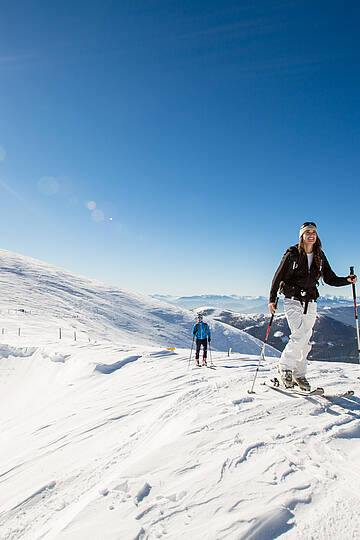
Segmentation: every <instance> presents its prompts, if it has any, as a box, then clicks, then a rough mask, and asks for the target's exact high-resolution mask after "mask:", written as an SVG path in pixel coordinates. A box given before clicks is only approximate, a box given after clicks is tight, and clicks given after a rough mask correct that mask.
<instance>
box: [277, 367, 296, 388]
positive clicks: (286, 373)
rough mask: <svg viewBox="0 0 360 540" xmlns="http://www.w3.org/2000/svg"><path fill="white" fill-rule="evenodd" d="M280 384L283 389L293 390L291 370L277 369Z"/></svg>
mask: <svg viewBox="0 0 360 540" xmlns="http://www.w3.org/2000/svg"><path fill="white" fill-rule="evenodd" d="M279 375H280V379H281V382H282V383H283V385H284V386H285V388H294V381H293V375H292V371H291V369H279Z"/></svg>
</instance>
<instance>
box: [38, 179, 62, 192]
mask: <svg viewBox="0 0 360 540" xmlns="http://www.w3.org/2000/svg"><path fill="white" fill-rule="evenodd" d="M37 187H38V190H39V191H40V193H42V194H43V195H47V196H48V197H51V196H52V195H56V193H57V192H58V191H59V183H58V182H57V180H56V179H55V178H54V177H53V176H43V177H42V178H40V180H39V181H38V183H37Z"/></svg>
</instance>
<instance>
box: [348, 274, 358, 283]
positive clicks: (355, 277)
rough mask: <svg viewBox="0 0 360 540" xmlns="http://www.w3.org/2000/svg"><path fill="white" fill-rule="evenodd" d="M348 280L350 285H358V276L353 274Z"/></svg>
mask: <svg viewBox="0 0 360 540" xmlns="http://www.w3.org/2000/svg"><path fill="white" fill-rule="evenodd" d="M347 280H348V282H349V283H356V282H357V276H355V275H354V274H353V275H351V276H349V277H348V278H347Z"/></svg>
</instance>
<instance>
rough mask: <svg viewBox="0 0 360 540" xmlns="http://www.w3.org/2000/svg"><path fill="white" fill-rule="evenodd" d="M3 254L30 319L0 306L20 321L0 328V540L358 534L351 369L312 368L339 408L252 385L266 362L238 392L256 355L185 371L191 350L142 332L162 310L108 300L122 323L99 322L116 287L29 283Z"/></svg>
mask: <svg viewBox="0 0 360 540" xmlns="http://www.w3.org/2000/svg"><path fill="white" fill-rule="evenodd" d="M2 255H4V254H2ZM9 257H10V258H13V262H11V261H10V260H9V258H8V261H7V268H8V269H9V270H8V271H7V273H6V275H7V277H6V280H7V281H5V283H6V284H7V285H8V286H12V287H13V289H12V295H18V299H19V303H20V300H21V299H24V298H25V299H26V302H27V303H26V304H20V305H21V307H24V309H25V308H26V309H31V310H35V311H36V310H37V315H31V316H30V315H29V316H28V315H26V314H23V313H22V312H18V311H11V312H10V313H8V307H6V309H5V305H4V304H3V305H2V313H1V317H2V325H3V326H4V327H5V328H9V327H10V326H11V325H13V326H12V329H13V330H15V329H16V328H17V326H18V325H19V324H20V323H21V322H23V321H24V320H26V321H27V324H28V326H26V325H25V324H24V325H23V326H22V329H23V330H24V334H23V335H20V336H18V335H17V333H16V332H15V331H14V332H13V331H12V332H10V331H7V332H6V333H5V334H0V410H1V415H0V433H1V444H0V538H1V540H40V539H41V540H136V539H137V540H155V539H174V540H178V539H179V538H183V539H186V540H187V539H191V540H198V539H199V540H222V539H230V540H233V539H236V540H245V539H246V540H248V539H249V540H250V539H252V540H254V539H256V540H271V539H273V538H277V537H279V536H281V538H284V539H285V540H287V539H291V540H295V539H296V540H298V539H300V540H310V539H316V540H329V539H330V540H331V539H334V540H335V539H338V538H344V539H347V538H357V536H358V531H359V530H360V521H359V511H358V509H359V503H360V488H359V485H360V481H359V480H360V465H359V463H360V448H359V444H358V441H359V437H360V399H359V397H358V396H359V391H360V380H359V379H358V378H357V377H358V376H359V374H360V370H359V366H356V365H342V364H336V363H332V364H328V365H327V364H325V363H321V362H317V363H314V364H312V365H311V367H310V370H309V379H310V381H311V383H312V384H313V385H318V384H322V385H325V386H326V388H327V389H329V390H341V389H346V388H349V387H351V388H353V389H354V391H355V396H353V397H352V398H350V399H333V400H326V399H324V398H322V397H312V398H302V397H289V396H284V395H280V394H278V393H277V392H275V391H273V390H271V389H267V388H266V387H265V386H262V385H261V383H262V382H263V381H265V380H266V379H267V378H268V377H269V376H270V375H271V374H272V373H273V372H274V371H275V369H276V366H275V363H276V359H275V358H272V357H268V356H267V358H266V362H265V364H264V365H261V369H260V371H259V374H258V378H257V382H256V385H255V392H256V393H255V394H251V395H250V394H249V393H248V392H247V390H248V389H249V388H250V387H251V385H252V382H253V379H254V375H255V372H256V368H257V366H258V356H257V355H256V356H254V355H250V354H248V353H246V354H240V353H235V354H233V355H232V356H231V357H230V358H228V357H227V355H226V352H221V351H214V352H213V361H214V364H215V369H206V368H196V367H194V366H193V363H191V364H190V366H189V356H190V349H189V348H186V349H181V348H177V349H176V350H175V351H169V350H166V349H165V348H164V346H163V345H162V344H161V343H160V345H155V344H154V341H152V336H151V335H149V334H147V333H144V332H143V331H142V328H143V324H142V320H143V319H142V318H141V317H142V314H143V313H144V317H145V320H146V321H148V324H149V325H150V321H151V317H154V320H156V317H157V315H153V313H152V312H153V310H154V305H156V306H157V307H159V309H160V307H161V304H160V305H159V303H156V302H155V304H153V303H152V302H151V301H150V304H146V303H145V304H144V303H142V301H141V298H142V297H140V296H137V295H128V293H125V292H124V291H122V292H121V293H120V292H119V297H120V299H119V302H118V304H117V306H118V308H119V310H121V309H124V310H125V309H126V310H128V311H129V312H131V313H133V319H132V321H131V322H132V325H133V327H132V328H130V329H128V328H126V326H125V316H124V315H123V314H122V313H121V314H120V315H118V316H119V319H116V321H115V323H114V322H113V321H112V320H111V318H110V317H109V314H110V313H111V310H112V309H111V306H113V305H114V304H113V300H112V297H111V295H110V292H109V291H110V290H113V289H110V288H108V289H106V286H104V285H102V284H97V283H95V282H91V283H90V281H89V280H85V279H84V280H83V279H82V278H78V277H72V276H71V275H68V274H66V273H64V272H63V271H60V270H56V269H50V270H49V268H48V267H47V266H46V265H45V266H44V272H43V277H42V279H39V285H38V287H37V288H36V290H35V287H34V279H35V277H34V275H33V274H35V268H36V265H38V264H39V263H37V262H36V263H33V262H32V261H30V262H29V263H28V265H29V267H26V266H24V261H23V262H22V266H21V268H20V267H19V266H16V264H15V263H17V265H19V258H17V257H15V256H12V255H11V256H9ZM2 264H4V259H3V261H2ZM11 265H13V268H16V269H17V274H16V275H15V274H14V273H13V271H10V268H11ZM31 269H33V270H31ZM56 272H58V274H57V275H56ZM20 273H21V274H22V275H20ZM1 279H3V280H4V279H5V277H4V273H1ZM15 282H17V286H16V284H15ZM3 283H4V281H3ZM57 283H58V285H57ZM78 285H79V287H78ZM21 287H22V289H21ZM61 289H62V290H63V293H61V292H60V290H61ZM64 289H65V290H64ZM1 290H2V296H3V298H4V295H6V292H5V290H4V285H3V286H2V288H1ZM56 291H58V292H56ZM71 291H73V292H74V293H75V296H73V294H72V292H71ZM86 291H87V292H86ZM76 292H78V293H79V294H80V293H81V296H79V294H77V295H76ZM24 293H26V297H24V296H23V294H24ZM33 294H34V295H35V296H33ZM54 295H55V296H56V298H57V300H56V301H54ZM72 297H73V300H74V305H73V308H72V303H71V298H72ZM9 298H10V297H9ZM9 298H8V300H9ZM34 298H35V300H34ZM80 299H81V300H80ZM106 301H107V302H108V303H106ZM78 302H81V303H78ZM137 302H138V303H137ZM103 303H104V304H105V308H103V309H104V311H103V312H102V313H97V312H96V311H95V309H94V308H100V307H101V306H102V305H103ZM17 304H18V303H17V302H14V304H13V305H12V308H13V309H15V308H16V309H19V307H20V306H18V305H17ZM141 305H142V306H144V305H145V308H144V307H143V308H141V309H140V306H141ZM124 306H126V308H125V307H124ZM131 309H132V310H133V311H131ZM162 309H163V308H162ZM55 310H58V311H55ZM179 311H180V313H182V312H181V310H177V309H175V310H174V311H172V310H170V311H169V312H168V311H164V313H165V314H166V317H169V315H168V314H169V313H171V314H178V313H179ZM74 313H76V314H77V318H76V319H73V318H69V319H68V318H65V317H64V315H66V314H68V315H72V314H74ZM156 313H157V312H156ZM187 316H188V317H189V319H188V320H189V322H191V315H187ZM87 317H88V318H87ZM184 317H185V315H184ZM139 318H140V323H139V321H138V319H139ZM35 319H36V321H37V322H36V321H35ZM165 320H166V322H167V324H170V323H169V318H166V319H165ZM170 320H171V319H170ZM182 320H186V319H181V318H180V321H182ZM34 321H35V322H34ZM119 321H120V323H121V324H119ZM46 323H48V325H46ZM54 323H57V324H59V323H60V324H61V325H62V326H63V327H64V329H65V330H66V331H68V332H69V333H68V334H65V337H64V339H62V340H59V339H58V337H57V336H54V333H53V329H54ZM66 324H68V327H66V328H65V326H66ZM77 324H79V325H81V329H82V332H83V334H80V338H79V340H78V341H76V342H74V341H72V340H71V334H70V329H72V328H73V327H72V326H71V325H77ZM159 324H160V323H159ZM219 324H220V323H219ZM133 328H134V329H135V330H133ZM184 328H185V327H184ZM223 328H226V326H224V327H223ZM97 332H99V333H100V332H103V334H102V335H103V338H102V337H101V335H99V334H97V336H96V340H95V339H91V341H90V342H89V341H88V339H86V336H87V335H90V334H91V335H94V334H95V333H97ZM184 332H185V330H184ZM112 336H113V337H114V339H113V340H112ZM160 337H161V336H160ZM137 340H138V341H137ZM146 340H148V341H146Z"/></svg>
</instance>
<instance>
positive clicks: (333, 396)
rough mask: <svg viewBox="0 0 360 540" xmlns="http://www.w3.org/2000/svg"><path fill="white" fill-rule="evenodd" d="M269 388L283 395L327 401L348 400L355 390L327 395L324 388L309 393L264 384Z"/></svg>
mask: <svg viewBox="0 0 360 540" xmlns="http://www.w3.org/2000/svg"><path fill="white" fill-rule="evenodd" d="M263 384H264V385H265V386H267V387H268V388H272V389H273V390H277V391H278V392H280V393H282V394H288V395H296V396H304V397H308V396H319V397H322V398H325V399H336V398H347V397H351V396H353V395H354V390H345V391H344V392H335V393H334V394H328V393H325V390H324V388H314V390H310V391H309V392H305V391H303V390H297V389H296V388H285V387H284V386H281V385H279V386H276V385H275V384H274V383H273V382H272V381H271V384H269V383H267V382H264V383H263Z"/></svg>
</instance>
